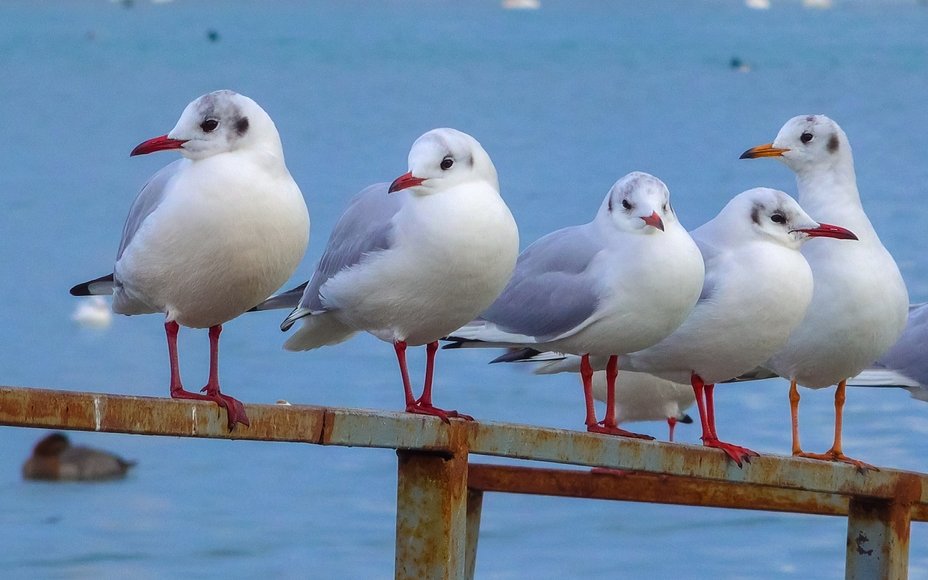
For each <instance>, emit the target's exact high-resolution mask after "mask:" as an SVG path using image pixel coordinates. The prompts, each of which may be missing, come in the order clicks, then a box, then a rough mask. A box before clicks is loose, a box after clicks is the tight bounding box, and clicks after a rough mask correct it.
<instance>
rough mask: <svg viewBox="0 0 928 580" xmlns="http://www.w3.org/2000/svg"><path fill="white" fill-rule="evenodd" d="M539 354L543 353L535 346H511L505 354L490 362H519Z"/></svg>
mask: <svg viewBox="0 0 928 580" xmlns="http://www.w3.org/2000/svg"><path fill="white" fill-rule="evenodd" d="M539 354H541V351H540V350H535V349H534V348H510V349H508V350H507V351H506V353H505V354H501V355H500V356H498V357H496V358H495V359H493V360H491V361H490V364H494V363H508V362H518V361H522V360H527V359H530V358H532V357H535V356H538V355H539Z"/></svg>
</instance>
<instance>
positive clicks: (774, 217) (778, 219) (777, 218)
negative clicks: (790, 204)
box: [770, 213, 786, 224]
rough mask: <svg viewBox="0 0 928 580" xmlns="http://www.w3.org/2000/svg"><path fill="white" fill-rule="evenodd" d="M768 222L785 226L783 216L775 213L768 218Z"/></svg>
mask: <svg viewBox="0 0 928 580" xmlns="http://www.w3.org/2000/svg"><path fill="white" fill-rule="evenodd" d="M770 221H772V222H773V223H775V224H785V223H786V217H784V216H783V214H781V213H775V214H773V215H772V216H770Z"/></svg>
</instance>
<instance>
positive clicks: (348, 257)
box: [299, 183, 409, 312]
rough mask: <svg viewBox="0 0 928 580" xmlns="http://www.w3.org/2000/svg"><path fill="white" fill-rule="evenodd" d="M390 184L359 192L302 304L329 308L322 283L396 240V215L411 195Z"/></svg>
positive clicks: (334, 233)
mask: <svg viewBox="0 0 928 580" xmlns="http://www.w3.org/2000/svg"><path fill="white" fill-rule="evenodd" d="M389 188H390V184H389V183H376V184H374V185H370V186H368V187H366V188H365V189H364V190H362V191H361V192H360V193H359V194H357V195H356V196H355V197H354V198H353V199H352V200H351V203H349V205H348V209H346V210H345V213H343V214H342V216H341V217H340V218H339V220H338V223H337V224H335V229H334V230H332V235H331V236H329V242H328V244H327V245H326V248H325V253H324V254H323V255H322V259H320V260H319V264H318V265H317V266H316V271H315V272H314V273H313V277H312V279H311V280H310V281H309V285H308V286H307V287H306V291H305V292H304V293H303V298H302V300H301V301H300V304H299V306H300V307H302V308H306V309H308V310H309V311H310V312H322V311H325V310H326V307H325V305H324V304H323V296H322V294H321V293H320V290H321V288H322V286H323V285H324V284H325V283H326V282H327V281H328V280H329V279H331V278H332V277H333V276H335V275H336V274H337V273H338V272H340V271H342V270H344V269H346V268H350V267H352V266H355V265H356V264H358V263H360V262H361V260H362V259H363V258H364V257H365V256H367V255H369V254H372V253H375V252H380V251H383V250H386V249H389V248H390V246H391V245H392V243H393V216H395V215H396V213H397V212H398V211H399V210H400V208H401V207H402V206H403V201H404V200H405V199H406V196H408V195H409V193H408V192H406V191H398V192H396V193H389V192H388V191H389Z"/></svg>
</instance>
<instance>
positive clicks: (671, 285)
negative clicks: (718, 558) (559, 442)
mask: <svg viewBox="0 0 928 580" xmlns="http://www.w3.org/2000/svg"><path fill="white" fill-rule="evenodd" d="M703 274H704V268H703V261H702V257H701V256H700V254H699V249H698V248H697V247H696V244H695V243H694V242H693V240H692V239H691V238H690V235H689V234H688V233H687V232H686V230H685V229H684V228H683V226H682V225H680V222H679V221H678V220H677V216H676V215H675V214H674V211H673V209H672V208H671V206H670V192H669V191H668V190H667V186H666V185H664V183H663V182H662V181H661V180H659V179H658V178H656V177H654V176H653V175H649V174H647V173H641V172H633V173H629V174H628V175H626V176H625V177H623V178H622V179H620V180H618V181H617V182H616V183H615V185H613V186H612V189H610V190H609V193H608V194H607V195H606V197H605V199H604V200H603V202H602V204H601V205H600V208H599V212H598V213H597V214H596V217H594V218H593V221H591V222H589V223H587V224H583V225H580V226H572V227H568V228H564V229H561V230H558V231H556V232H553V233H551V234H548V235H547V236H545V237H543V238H541V239H540V240H538V241H537V242H535V243H534V244H532V245H531V246H529V247H528V248H527V249H526V250H525V251H524V252H522V255H521V256H519V262H518V265H517V266H516V271H515V273H514V274H513V276H512V280H510V282H509V285H508V286H506V289H505V290H504V291H503V293H502V295H500V297H499V298H498V299H497V300H496V302H495V303H493V305H492V306H490V308H489V309H487V310H486V311H485V312H484V313H483V314H481V315H480V317H479V318H477V319H476V320H474V321H472V322H471V323H469V324H468V325H466V326H464V327H463V328H460V329H458V330H456V331H455V332H454V333H453V335H452V336H451V337H449V340H451V341H452V344H449V345H447V346H446V347H445V348H455V347H501V346H502V347H511V348H514V347H531V348H533V349H539V350H555V351H558V352H566V353H572V354H577V355H581V356H582V359H583V361H584V365H583V368H582V370H581V375H582V376H581V378H582V383H583V393H584V399H585V410H586V420H585V422H586V428H587V430H588V431H592V432H596V433H604V434H609V435H620V436H624V437H641V438H647V439H650V437H647V436H644V435H638V434H637V433H632V432H630V431H626V430H624V429H620V428H619V427H618V423H617V414H616V405H615V381H616V377H617V374H618V368H617V366H616V361H617V356H618V355H621V354H625V353H629V352H634V351H636V350H641V349H643V348H647V347H649V346H651V345H653V344H656V343H657V342H659V341H660V340H662V339H663V338H664V337H666V336H667V335H669V334H670V333H671V332H673V331H674V330H675V329H676V328H677V327H678V326H679V325H680V324H681V323H682V322H683V321H684V320H685V319H686V317H687V315H689V313H690V311H691V310H692V309H693V305H695V304H696V299H697V298H699V292H700V290H701V288H702V283H703ZM591 356H594V357H606V358H607V359H608V366H607V373H606V375H607V377H606V382H607V387H606V390H607V403H606V416H605V419H604V420H603V421H598V420H597V419H596V412H595V409H594V407H593V385H592V380H593V369H592V368H591V367H590V365H589V359H590V357H591Z"/></svg>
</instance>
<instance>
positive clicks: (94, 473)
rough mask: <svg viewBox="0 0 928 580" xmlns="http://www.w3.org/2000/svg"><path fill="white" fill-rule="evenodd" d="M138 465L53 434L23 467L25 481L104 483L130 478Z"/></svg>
mask: <svg viewBox="0 0 928 580" xmlns="http://www.w3.org/2000/svg"><path fill="white" fill-rule="evenodd" d="M133 465H135V462H134V461H126V460H125V459H122V458H120V457H118V456H116V455H113V454H112V453H107V452H106V451H98V450H96V449H91V448H89V447H72V446H71V443H70V441H69V440H68V438H67V436H65V435H64V434H62V433H52V434H51V435H48V436H47V437H45V438H43V439H42V440H41V441H39V442H38V443H37V444H36V446H35V449H33V451H32V457H30V458H29V459H28V460H26V463H24V464H23V478H24V479H37V480H45V481H101V480H106V479H119V478H122V477H125V476H126V472H127V471H129V468H130V467H132V466H133Z"/></svg>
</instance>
